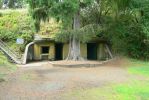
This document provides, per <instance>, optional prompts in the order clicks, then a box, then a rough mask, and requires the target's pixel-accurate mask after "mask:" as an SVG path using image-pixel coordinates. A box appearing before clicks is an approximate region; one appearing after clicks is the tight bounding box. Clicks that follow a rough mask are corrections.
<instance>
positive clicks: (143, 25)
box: [29, 0, 149, 60]
mask: <svg viewBox="0 0 149 100" xmlns="http://www.w3.org/2000/svg"><path fill="white" fill-rule="evenodd" d="M29 4H30V9H31V13H32V17H33V18H34V19H35V21H36V23H35V26H36V29H37V30H39V29H40V21H41V20H43V21H47V20H48V18H50V17H53V18H55V19H56V20H57V21H58V22H61V25H62V27H61V30H60V31H59V32H57V33H56V35H55V39H56V40H61V41H69V43H71V37H75V38H77V40H79V42H80V41H81V42H82V41H83V42H88V41H89V40H90V39H91V38H92V37H95V36H96V37H100V38H102V39H105V40H107V41H108V42H109V44H111V46H112V50H113V52H114V53H115V54H123V55H128V56H129V57H132V58H137V59H143V60H148V59H149V42H148V36H149V27H148V26H149V14H148V13H149V0H125V1H124V0H121V1H120V0H83V1H80V2H79V0H74V1H71V2H70V1H67V0H63V1H59V0H56V1H48V0H45V1H43V0H37V1H36V2H34V1H32V0H29ZM49 5H50V6H49ZM68 5H69V6H68ZM78 11H79V12H78ZM76 13H79V16H77V18H78V23H77V24H78V25H76V26H78V27H79V28H78V29H73V28H72V26H73V25H75V24H74V23H73V22H74V20H72V19H74V18H75V16H74V15H75V14H76ZM72 40H73V39H72ZM72 45H73V44H72ZM78 45H79V43H78V44H76V48H77V46H78ZM72 47H73V46H72ZM76 48H75V47H74V49H76ZM70 49H71V48H70ZM78 49H79V48H78ZM78 49H77V50H78ZM70 51H73V50H70ZM78 52H79V51H78ZM74 55H75V56H76V55H77V54H74ZM68 58H69V57H68Z"/></svg>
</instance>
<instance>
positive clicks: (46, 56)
mask: <svg viewBox="0 0 149 100" xmlns="http://www.w3.org/2000/svg"><path fill="white" fill-rule="evenodd" d="M49 49H50V47H49V46H42V47H41V59H42V60H48V59H49Z"/></svg>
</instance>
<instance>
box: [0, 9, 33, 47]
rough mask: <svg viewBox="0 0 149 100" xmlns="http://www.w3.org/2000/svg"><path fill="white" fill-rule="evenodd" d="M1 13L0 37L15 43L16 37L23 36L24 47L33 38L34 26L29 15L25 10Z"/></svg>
mask: <svg viewBox="0 0 149 100" xmlns="http://www.w3.org/2000/svg"><path fill="white" fill-rule="evenodd" d="M2 14H3V15H2V16H1V17H0V39H2V40H3V41H5V42H9V43H10V42H12V44H15V41H16V39H17V38H23V39H24V40H25V43H24V45H23V48H24V47H25V45H26V44H27V43H29V42H30V41H32V38H33V33H34V26H33V22H32V18H31V16H29V15H28V13H27V12H25V11H24V12H19V11H10V12H7V13H4V12H3V13H2ZM17 46H18V45H17ZM21 47H22V46H21Z"/></svg>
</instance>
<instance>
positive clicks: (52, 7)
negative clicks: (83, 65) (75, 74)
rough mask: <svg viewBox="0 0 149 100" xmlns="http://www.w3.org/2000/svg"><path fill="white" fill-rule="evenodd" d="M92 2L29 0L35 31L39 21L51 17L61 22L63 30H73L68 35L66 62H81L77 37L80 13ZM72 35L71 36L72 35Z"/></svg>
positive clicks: (85, 0)
mask: <svg viewBox="0 0 149 100" xmlns="http://www.w3.org/2000/svg"><path fill="white" fill-rule="evenodd" d="M91 1H92V0H73V1H72V0H35V1H33V0H29V5H30V8H31V13H32V15H33V18H34V19H35V26H36V29H37V30H39V29H40V21H41V20H43V21H47V20H48V18H49V17H53V18H55V19H57V20H59V21H61V22H62V26H63V27H62V29H63V30H67V31H68V30H73V31H71V32H70V33H71V34H69V54H68V58H67V59H68V60H81V59H82V57H81V54H80V38H79V37H78V36H77V35H78V33H77V32H79V30H80V28H81V23H80V11H81V10H82V8H85V7H87V6H88V5H90V4H91ZM72 33H73V34H72Z"/></svg>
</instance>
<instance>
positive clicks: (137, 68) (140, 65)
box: [128, 60, 149, 77]
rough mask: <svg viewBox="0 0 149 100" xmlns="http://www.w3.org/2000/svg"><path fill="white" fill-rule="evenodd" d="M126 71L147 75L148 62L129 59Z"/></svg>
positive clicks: (148, 75) (148, 72) (148, 69)
mask: <svg viewBox="0 0 149 100" xmlns="http://www.w3.org/2000/svg"><path fill="white" fill-rule="evenodd" d="M128 72H129V73H131V74H136V75H144V76H147V77H149V62H143V61H137V60H131V65H130V66H129V68H128Z"/></svg>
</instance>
